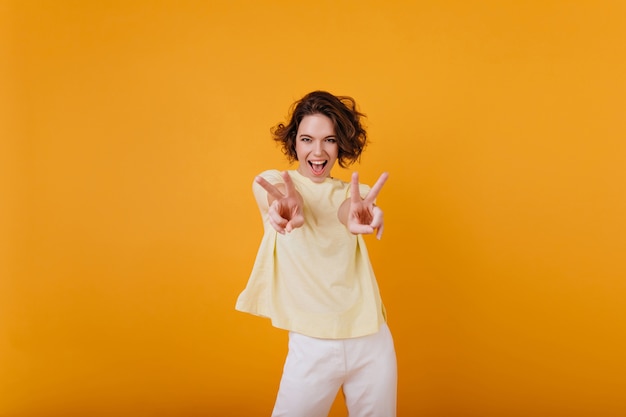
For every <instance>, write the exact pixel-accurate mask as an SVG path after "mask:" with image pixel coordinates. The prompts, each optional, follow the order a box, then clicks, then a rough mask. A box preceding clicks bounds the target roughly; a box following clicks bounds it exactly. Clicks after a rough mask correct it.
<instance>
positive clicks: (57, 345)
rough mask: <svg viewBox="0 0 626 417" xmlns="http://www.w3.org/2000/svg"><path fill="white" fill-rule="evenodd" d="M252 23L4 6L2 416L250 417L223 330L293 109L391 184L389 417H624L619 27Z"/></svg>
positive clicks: (233, 338) (603, 6) (242, 338)
mask: <svg viewBox="0 0 626 417" xmlns="http://www.w3.org/2000/svg"><path fill="white" fill-rule="evenodd" d="M262 4H263V5H262V6H261V2H253V1H247V2H246V1H241V0H237V1H226V0H224V1H121V0H120V1H101V2H88V1H83V2H80V1H68V0H60V1H52V0H50V1H17V0H16V1H2V2H1V3H0V19H1V20H0V35H1V36H0V42H1V44H0V45H1V51H2V55H1V56H0V83H1V84H0V87H1V92H0V94H1V106H2V108H1V110H2V111H1V112H0V114H1V115H0V129H1V130H0V135H1V136H2V141H1V148H0V154H1V155H0V174H1V180H0V186H1V187H2V188H1V192H2V198H1V202H0V204H1V205H0V207H1V208H0V215H1V217H0V219H1V223H0V227H1V230H0V235H1V236H2V237H1V243H0V244H1V245H2V246H0V249H1V257H0V273H1V274H2V275H1V280H0V416H2V417H31V416H32V417H48V416H50V417H52V416H55V417H56V416H63V417H72V416H81V417H82V416H90V417H99V416H112V415H114V416H154V417H161V416H163V417H165V416H207V415H215V416H226V415H229V416H230V415H232V416H266V415H269V412H270V410H271V407H272V404H273V401H274V395H275V392H276V388H277V384H278V381H279V378H280V373H281V367H282V363H283V360H284V355H285V353H286V348H287V347H286V334H285V332H284V331H281V330H277V329H274V328H272V327H271V326H270V323H269V322H268V321H266V320H263V319H259V318H256V317H252V316H248V315H245V314H242V313H238V312H236V311H235V310H234V303H235V300H236V297H237V295H238V294H239V292H240V291H241V290H242V289H243V287H244V286H245V283H246V281H247V277H248V273H249V271H250V269H251V267H252V263H253V261H254V255H255V253H256V249H257V245H258V243H259V242H260V237H261V222H260V217H259V215H258V211H257V208H256V206H255V204H254V200H253V197H252V193H251V183H252V178H253V177H254V175H255V174H257V173H258V172H260V171H261V170H264V169H268V168H280V169H283V168H287V167H288V165H287V164H286V162H285V161H284V158H283V156H282V155H281V153H280V151H279V150H278V149H277V148H276V147H275V146H274V144H273V143H272V141H271V140H270V137H269V127H270V126H272V125H273V124H275V123H277V122H279V121H281V120H283V118H284V117H285V116H286V114H287V109H288V107H289V105H290V104H291V103H292V101H293V100H295V99H297V98H299V97H300V96H302V95H303V94H305V93H307V92H309V91H310V90H313V89H326V90H329V91H331V92H334V93H336V94H348V95H352V96H353V97H355V99H356V100H357V102H358V103H359V104H360V106H361V109H362V110H363V111H364V112H365V113H366V114H367V115H368V122H367V125H368V127H369V133H370V137H371V139H372V143H371V145H370V146H369V148H368V149H367V151H366V153H365V154H364V157H363V160H362V163H361V165H360V166H354V167H353V168H352V170H358V171H359V172H360V173H361V177H362V180H363V181H364V182H367V183H370V184H371V183H372V182H373V181H374V180H375V179H376V178H377V177H378V175H379V174H380V172H382V171H383V170H387V171H389V172H390V179H389V181H388V183H387V185H386V186H385V188H384V189H383V192H382V193H381V196H380V198H379V203H380V204H381V206H382V207H383V208H384V210H385V214H386V228H385V236H384V238H383V239H382V241H380V242H378V241H376V240H374V239H371V238H369V237H368V244H369V248H370V252H371V255H372V259H373V262H374V265H375V268H376V271H377V275H378V279H379V282H380V286H381V291H382V294H383V298H384V301H385V303H386V305H387V309H388V313H389V320H390V322H389V324H390V327H391V329H392V331H393V334H394V337H395V341H396V348H397V353H398V363H399V384H400V385H399V400H398V401H399V402H398V409H399V413H398V415H399V416H407V417H408V416H425V417H426V416H430V417H438V416H441V417H457V416H458V417H473V416H475V417H479V416H480V417H491V416H493V417H496V416H497V417H502V416H506V417H511V416H546V417H555V416H567V417H576V416H590V417H591V416H593V417H609V416H624V415H626V401H624V397H623V396H624V392H626V359H625V352H626V325H625V322H626V301H625V300H626V262H625V261H624V254H625V253H626V220H625V218H626V216H625V212H626V185H625V184H626V168H625V165H626V123H625V110H626V77H625V75H624V74H626V5H625V3H624V2H621V1H618V0H615V1H511V2H502V1H422V2H410V1H345V2H331V1H324V0H321V1H319V2H294V1H270V2H263V3H262ZM350 172H351V170H339V169H338V170H337V171H336V172H335V175H336V176H339V177H341V178H344V179H345V178H349V174H350ZM344 414H345V407H344V406H343V403H342V402H341V400H338V401H337V402H336V403H335V405H334V407H333V411H332V413H331V415H332V416H340V415H344Z"/></svg>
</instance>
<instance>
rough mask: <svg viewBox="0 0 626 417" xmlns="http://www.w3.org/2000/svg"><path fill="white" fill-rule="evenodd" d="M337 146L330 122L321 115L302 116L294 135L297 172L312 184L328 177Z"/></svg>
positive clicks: (334, 159) (335, 158)
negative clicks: (297, 163)
mask: <svg viewBox="0 0 626 417" xmlns="http://www.w3.org/2000/svg"><path fill="white" fill-rule="evenodd" d="M338 154H339V146H338V145H337V140H336V138H335V126H334V125H333V122H332V120H330V118H328V117H327V116H324V115H322V114H311V115H308V116H304V117H303V118H302V121H301V122H300V125H299V126H298V133H297V134H296V155H297V156H298V162H299V166H298V172H299V173H300V174H302V175H304V176H305V177H307V178H309V179H310V180H311V181H313V182H322V181H324V180H325V179H326V178H328V177H330V171H331V169H332V168H333V166H334V165H335V162H336V161H337V156H338Z"/></svg>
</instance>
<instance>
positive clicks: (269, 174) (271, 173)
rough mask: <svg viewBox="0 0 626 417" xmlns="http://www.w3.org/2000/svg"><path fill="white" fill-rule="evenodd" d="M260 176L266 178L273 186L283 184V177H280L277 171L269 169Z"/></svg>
mask: <svg viewBox="0 0 626 417" xmlns="http://www.w3.org/2000/svg"><path fill="white" fill-rule="evenodd" d="M258 176H259V177H263V178H265V179H266V180H267V181H268V182H270V183H272V184H276V183H278V182H283V177H282V176H281V175H280V171H279V170H277V169H268V170H267V171H263V172H261V173H260V174H259V175H258Z"/></svg>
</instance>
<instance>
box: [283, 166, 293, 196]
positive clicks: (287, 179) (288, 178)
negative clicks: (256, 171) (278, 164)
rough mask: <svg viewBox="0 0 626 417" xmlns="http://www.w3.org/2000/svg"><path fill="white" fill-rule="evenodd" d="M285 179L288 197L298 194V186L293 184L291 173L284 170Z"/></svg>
mask: <svg viewBox="0 0 626 417" xmlns="http://www.w3.org/2000/svg"><path fill="white" fill-rule="evenodd" d="M281 175H282V177H283V180H284V181H285V192H286V193H287V197H291V196H293V195H295V194H296V186H295V185H294V184H293V180H292V179H291V175H289V173H288V172H287V171H283V172H282V173H281Z"/></svg>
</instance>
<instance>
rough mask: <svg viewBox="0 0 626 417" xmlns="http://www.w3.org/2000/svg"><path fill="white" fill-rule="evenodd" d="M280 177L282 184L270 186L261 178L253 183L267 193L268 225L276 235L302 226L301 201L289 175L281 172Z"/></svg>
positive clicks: (258, 177) (257, 178)
mask: <svg viewBox="0 0 626 417" xmlns="http://www.w3.org/2000/svg"><path fill="white" fill-rule="evenodd" d="M281 176H282V177H283V181H285V183H284V184H277V185H273V184H270V183H269V182H268V181H267V180H266V179H265V178H263V177H261V176H257V177H256V178H255V179H254V181H256V183H257V184H259V185H260V186H261V187H263V188H264V189H265V191H267V201H268V203H269V211H268V215H269V221H270V224H271V225H272V227H273V228H274V230H276V231H277V232H278V233H280V234H285V232H287V233H289V232H291V231H292V230H293V229H295V228H298V227H300V226H302V225H303V224H304V216H303V214H302V206H303V200H302V196H301V195H300V193H299V192H298V191H297V190H296V187H295V185H294V184H293V181H292V180H291V177H290V176H289V174H288V173H287V172H286V171H283V172H282V173H281ZM283 192H284V193H283Z"/></svg>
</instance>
